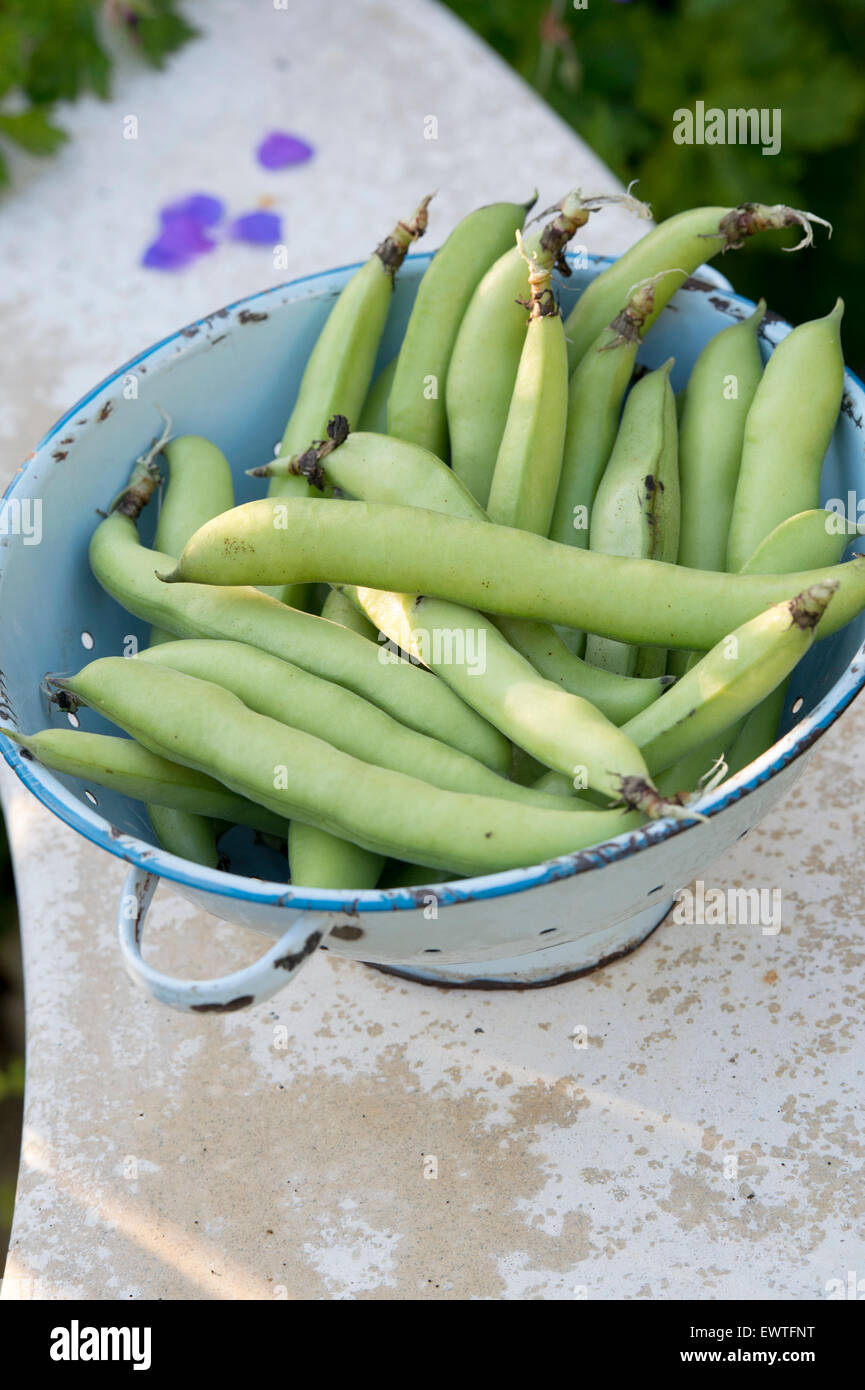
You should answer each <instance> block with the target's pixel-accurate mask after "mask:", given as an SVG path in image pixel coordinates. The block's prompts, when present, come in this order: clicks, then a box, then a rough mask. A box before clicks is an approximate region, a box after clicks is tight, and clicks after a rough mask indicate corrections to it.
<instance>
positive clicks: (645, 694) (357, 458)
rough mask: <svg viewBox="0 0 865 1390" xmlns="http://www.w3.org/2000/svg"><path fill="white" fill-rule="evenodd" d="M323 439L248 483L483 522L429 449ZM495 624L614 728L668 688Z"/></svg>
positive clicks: (360, 438) (536, 628) (539, 630)
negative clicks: (299, 485) (276, 483)
mask: <svg viewBox="0 0 865 1390" xmlns="http://www.w3.org/2000/svg"><path fill="white" fill-rule="evenodd" d="M328 432H329V434H330V435H331V439H330V441H329V442H328V443H327V444H324V445H323V446H321V447H320V448H313V449H309V450H307V452H306V453H305V454H304V455H302V456H301V458H299V459H295V460H293V461H292V460H284V459H280V460H278V461H276V462H275V463H271V464H266V465H264V466H263V467H261V468H253V469H251V470H250V472H251V474H252V476H253V477H268V476H270V474H271V472H272V471H273V470H274V469H279V470H286V471H288V470H289V469H294V470H303V471H305V473H306V475H307V476H309V477H310V478H312V479H314V480H315V485H316V486H318V487H319V488H323V487H324V486H325V483H326V482H327V483H330V484H332V485H333V486H334V487H338V488H339V489H340V491H341V492H344V493H346V494H348V495H349V496H350V497H357V498H360V499H362V500H363V501H370V502H391V503H397V504H399V503H406V504H410V505H412V506H415V507H422V508H424V509H425V510H429V511H438V512H447V513H450V514H451V515H453V516H462V517H467V518H469V519H474V520H477V521H486V520H487V519H488V518H487V514H486V512H485V511H484V510H483V508H482V507H480V506H478V504H477V502H476V501H475V500H474V498H473V497H472V495H471V493H470V492H469V491H468V489H467V488H466V487H465V485H464V484H463V483H461V482H460V480H459V478H458V477H457V476H456V474H455V473H454V471H453V469H452V468H448V467H447V465H446V464H444V463H442V461H441V459H438V458H436V457H435V456H434V455H433V454H431V453H429V452H428V451H427V450H426V449H420V448H418V447H417V446H415V445H411V444H406V443H405V442H404V441H401V440H393V439H387V438H385V437H384V436H382V435H374V434H365V433H362V432H358V433H352V434H349V435H348V436H345V434H344V430H343V427H342V424H341V423H338V422H337V421H336V420H334V421H331V424H330V425H329V426H328ZM337 441H339V442H338V443H337ZM326 616H329V615H326ZM493 621H494V622H495V623H496V626H497V627H498V628H499V630H500V631H501V632H502V633H503V634H504V636H505V637H506V638H507V640H508V641H509V642H510V644H511V646H512V647H515V648H516V650H517V651H519V652H520V653H521V654H522V655H523V656H524V657H525V658H526V660H527V661H530V662H531V663H532V665H533V666H534V667H535V668H536V670H538V671H539V672H540V674H541V675H543V676H545V677H546V678H547V679H548V680H551V681H555V683H556V684H557V685H560V686H562V688H563V689H564V690H568V691H570V693H571V694H572V695H580V696H582V697H583V698H584V699H587V700H591V702H592V704H594V705H597V706H598V708H599V709H600V710H601V711H602V712H603V713H604V714H606V715H607V717H608V718H609V719H612V721H613V723H614V724H622V723H624V721H625V720H626V719H630V718H631V717H632V715H634V714H637V713H638V712H639V710H641V709H645V707H646V706H647V705H649V704H651V702H652V700H656V699H657V698H658V696H659V695H660V693H661V691H662V690H663V689H664V688H665V686H666V685H667V684H669V682H668V681H667V680H666V678H665V679H663V680H662V681H660V682H659V681H656V680H634V679H631V678H630V677H624V676H617V675H614V674H611V673H609V672H607V671H600V670H598V669H597V668H595V667H592V666H588V665H587V664H586V663H585V662H584V661H581V660H580V658H579V657H578V656H576V655H575V654H574V653H573V652H572V651H571V650H570V649H569V648H568V647H567V646H566V644H565V643H564V642H563V641H562V639H561V638H560V637H559V636H558V634H557V633H556V632H555V631H554V630H553V629H552V628H551V627H548V626H545V625H544V624H542V623H535V622H524V621H518V620H516V619H509V618H500V617H496V618H494V619H493Z"/></svg>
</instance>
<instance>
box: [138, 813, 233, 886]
mask: <svg viewBox="0 0 865 1390" xmlns="http://www.w3.org/2000/svg"><path fill="white" fill-rule="evenodd" d="M147 815H148V819H149V820H150V824H151V826H152V828H153V833H154V835H155V836H156V838H157V840H158V841H159V843H160V844H161V845H162V848H163V849H167V850H168V852H169V854H176V855H178V856H179V858H181V859H189V860H191V861H192V862H193V863H194V864H204V866H205V867H206V868H208V869H218V868H219V850H218V849H217V847H216V831H215V830H214V828H213V821H212V820H210V818H209V817H208V816H198V815H194V814H193V813H192V812H191V811H177V810H174V809H173V808H172V807H170V806H157V805H156V804H155V803H154V802H151V803H150V804H149V805H148V807H147Z"/></svg>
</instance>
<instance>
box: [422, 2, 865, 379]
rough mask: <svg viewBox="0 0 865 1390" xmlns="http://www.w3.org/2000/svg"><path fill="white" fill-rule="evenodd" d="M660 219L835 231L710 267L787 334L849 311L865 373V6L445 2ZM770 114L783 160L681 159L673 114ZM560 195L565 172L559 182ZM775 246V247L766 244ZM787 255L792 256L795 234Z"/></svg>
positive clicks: (858, 366)
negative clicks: (765, 308)
mask: <svg viewBox="0 0 865 1390" xmlns="http://www.w3.org/2000/svg"><path fill="white" fill-rule="evenodd" d="M447 3H448V4H449V7H450V8H451V9H452V10H454V11H455V12H456V13H457V14H458V15H460V16H461V17H462V18H463V19H464V20H465V21H466V22H467V23H468V24H470V25H471V26H472V28H474V29H476V30H477V31H478V33H479V34H481V35H482V36H483V37H484V38H485V39H486V40H487V42H488V43H489V44H491V45H492V47H493V48H495V49H497V50H498V52H499V53H500V54H501V55H502V56H503V57H504V58H505V59H507V61H508V62H509V63H511V64H512V65H513V67H515V68H516V70H517V71H518V72H519V73H521V74H522V76H523V77H524V78H525V79H526V80H527V81H528V82H530V83H531V84H532V85H533V86H534V87H536V89H537V90H538V91H539V92H540V93H541V94H542V95H543V97H544V98H545V99H546V100H547V101H548V102H549V103H550V105H551V106H553V107H554V108H555V110H556V111H558V113H559V114H560V115H561V116H562V117H563V118H564V119H565V120H566V121H567V122H568V124H569V125H571V126H573V128H574V130H576V131H577V132H578V133H579V134H580V135H581V136H582V138H583V139H584V140H585V141H586V142H587V143H588V144H589V145H591V146H592V148H593V149H594V150H596V151H597V153H598V154H599V155H600V156H601V158H602V159H604V160H605V161H606V163H607V164H608V165H609V166H610V168H611V169H612V170H613V171H614V172H615V173H616V174H617V175H618V176H619V178H621V179H622V180H623V182H625V183H627V182H629V181H630V180H631V179H634V178H638V179H639V184H638V186H637V189H636V192H637V194H638V195H639V196H640V197H642V198H644V199H646V200H647V201H648V202H650V203H651V205H652V208H653V210H654V213H655V216H656V217H657V218H662V217H666V216H669V215H670V214H671V213H673V212H678V211H680V210H681V209H682V208H686V207H691V206H695V205H697V204H700V203H719V204H721V203H723V204H729V205H731V206H732V205H733V204H735V203H740V202H745V201H748V202H762V203H789V204H791V205H792V206H793V207H798V208H805V209H807V210H809V211H811V212H815V213H818V214H819V215H820V216H821V217H825V218H827V219H828V220H829V221H830V222H832V223H833V226H834V232H833V235H832V239H831V241H827V239H826V236H825V234H820V233H819V232H818V240H819V247H818V249H816V250H814V251H808V252H804V253H802V254H800V255H796V256H787V255H779V254H778V250H777V246H778V244H779V240H778V238H774V239H773V238H766V239H765V240H763V242H762V246H761V245H759V244H758V243H757V242H753V243H751V244H750V245H749V246H748V247H747V249H746V250H745V251H743V252H735V253H731V254H729V255H728V256H727V257H726V258H725V261H724V263H723V265H721V269H722V270H723V272H724V274H726V275H727V276H728V277H729V278H730V279H731V280H732V281H733V283H734V285H735V286H736V288H737V289H738V290H739V291H740V292H741V293H742V294H746V295H748V296H749V297H751V298H752V299H753V298H757V297H758V295H760V294H763V295H765V296H766V298H767V300H768V302H769V305H770V307H771V308H773V309H774V310H776V312H778V313H781V314H783V315H784V316H785V317H787V318H790V319H792V320H793V321H794V322H801V320H803V319H807V318H813V317H816V316H817V315H820V314H825V313H828V311H829V309H831V307H832V304H833V303H834V300H835V298H836V296H837V295H838V294H840V295H842V296H843V298H844V299H845V301H846V305H847V312H846V315H845V322H844V344H845V353H846V357H847V361H848V362H849V363H850V365H851V366H852V367H853V369H854V370H856V371H858V372H859V374H860V375H862V374H863V368H865V330H863V314H865V283H863V281H862V278H861V267H862V245H863V234H865V75H863V59H865V0H819V3H816V4H807V3H803V2H802V0H631V2H630V3H627V0H618V2H617V0H587V4H586V8H585V9H579V8H576V7H575V5H574V4H573V3H572V0H552V3H550V0H546V2H545V0H495V4H493V5H491V4H489V3H488V0H447ZM698 99H702V100H703V101H705V103H706V106H707V107H709V106H717V107H721V108H722V109H724V110H727V109H728V108H730V107H733V108H739V107H746V108H747V107H757V108H762V107H768V108H770V109H774V108H776V107H777V108H779V109H780V111H781V133H782V143H781V150H780V153H779V154H778V155H776V156H765V155H763V154H762V153H761V150H760V148H759V146H747V145H744V146H743V145H732V146H725V145H716V146H709V145H702V146H698V145H691V146H688V145H676V144H674V143H673V138H672V132H673V113H674V111H676V110H677V109H678V108H680V107H690V108H692V109H693V106H694V103H695V101H697V100H698ZM562 179H563V182H564V183H566V182H567V179H568V171H567V170H562ZM772 241H774V246H771V249H770V243H771V242H772ZM787 244H793V237H792V234H791V235H790V237H789V239H788V240H787Z"/></svg>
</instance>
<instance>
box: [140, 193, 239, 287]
mask: <svg viewBox="0 0 865 1390" xmlns="http://www.w3.org/2000/svg"><path fill="white" fill-rule="evenodd" d="M224 216H225V204H224V203H223V202H222V201H221V199H219V198H214V197H213V196H212V195H211V194H209V193H192V194H190V195H189V197H187V198H181V199H179V200H178V201H177V202H176V203H169V204H167V206H166V207H164V208H161V209H160V212H159V219H160V222H161V223H162V229H161V231H160V233H159V236H158V237H157V238H156V240H155V241H152V242H151V243H150V245H149V246H148V247H147V250H146V251H145V252H144V255H143V256H142V258H141V264H142V265H144V266H147V267H148V268H149V269H150V270H182V269H183V267H184V266H187V265H189V264H190V262H191V261H194V260H195V258H196V257H197V256H203V255H206V254H207V252H209V251H212V250H213V249H214V247H215V246H216V242H215V241H214V239H213V237H211V236H208V235H207V229H208V228H210V227H215V226H216V225H217V224H218V223H219V222H221V221H222V219H223V217H224Z"/></svg>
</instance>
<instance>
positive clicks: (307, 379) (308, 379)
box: [270, 198, 430, 607]
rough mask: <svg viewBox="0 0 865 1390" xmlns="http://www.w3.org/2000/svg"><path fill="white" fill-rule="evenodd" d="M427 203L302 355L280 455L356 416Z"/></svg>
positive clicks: (285, 487)
mask: <svg viewBox="0 0 865 1390" xmlns="http://www.w3.org/2000/svg"><path fill="white" fill-rule="evenodd" d="M429 202H430V199H429V198H424V199H423V200H422V201H421V203H420V205H419V206H418V208H417V209H416V211H415V213H414V215H413V217H412V218H411V221H409V222H398V223H397V225H396V226H395V227H394V229H393V231H392V232H391V233H390V235H389V236H386V237H385V239H384V241H383V242H382V243H381V244H380V245H379V246H377V247H376V249H375V251H374V252H373V254H372V255H371V256H370V258H369V260H368V261H366V262H365V263H364V264H363V265H362V266H361V268H360V270H358V271H356V272H355V274H354V275H353V276H352V278H351V279H350V280H349V282H348V284H347V285H345V286H344V288H343V289H342V290H341V292H340V294H339V297H338V298H337V300H336V303H335V304H334V306H333V308H332V309H331V311H330V313H329V315H328V317H327V321H326V323H325V325H324V327H323V328H322V330H321V333H320V334H319V336H318V339H317V341H316V344H315V347H314V348H313V349H312V352H311V353H310V355H309V358H308V359H307V363H306V367H305V369H304V373H303V377H302V379H301V383H300V388H299V390H298V394H297V399H296V401H295V403H294V407H293V409H292V412H291V415H290V416H289V419H288V423H287V425H286V427H285V431H284V433H283V436H282V442H281V444H280V446H279V452H280V454H285V455H289V456H290V455H292V454H296V453H299V452H300V450H301V449H305V448H306V446H307V444H308V443H309V441H310V440H311V439H322V438H323V437H324V430H325V426H326V425H327V422H328V420H329V419H330V417H331V416H332V415H333V414H335V413H336V412H337V411H339V412H340V413H341V414H343V415H345V416H346V417H347V418H348V419H349V420H352V421H355V422H357V421H358V420H359V418H360V413H361V410H362V409H363V404H364V401H365V400H366V397H367V393H368V391H369V384H370V381H371V380H372V373H373V368H374V367H375V359H376V356H377V354H378V349H379V344H380V342H381V336H382V333H383V332H384V325H385V322H386V320H387V315H388V310H389V309H390V305H391V299H392V297H393V284H394V276H395V275H396V273H397V271H398V270H399V268H400V266H401V265H402V263H403V261H404V260H405V257H406V253H407V252H408V249H409V247H410V246H411V245H412V243H413V242H414V241H415V240H417V238H418V237H421V236H423V234H424V232H425V231H426V227H427V207H428V205H429ZM308 491H309V488H308V486H307V483H306V481H305V480H304V479H303V478H299V477H290V478H276V477H275V478H274V479H273V480H272V482H271V485H270V493H271V495H272V496H274V497H283V496H285V497H291V496H298V497H304V496H306V495H307V494H308ZM274 597H280V598H282V600H283V602H285V603H290V604H293V605H296V606H298V607H299V606H301V604H300V602H299V596H298V594H297V593H296V592H292V591H291V590H289V591H288V592H284V593H282V594H279V595H274Z"/></svg>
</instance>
